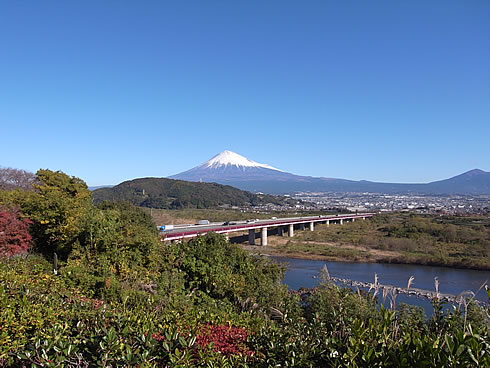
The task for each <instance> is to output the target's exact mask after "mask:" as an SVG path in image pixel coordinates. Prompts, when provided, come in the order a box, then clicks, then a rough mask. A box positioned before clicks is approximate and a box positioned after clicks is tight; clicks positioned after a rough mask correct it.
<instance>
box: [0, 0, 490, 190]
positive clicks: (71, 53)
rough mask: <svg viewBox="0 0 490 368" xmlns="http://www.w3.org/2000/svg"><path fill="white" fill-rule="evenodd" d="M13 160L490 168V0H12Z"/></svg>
mask: <svg viewBox="0 0 490 368" xmlns="http://www.w3.org/2000/svg"><path fill="white" fill-rule="evenodd" d="M0 126H1V133H0V137H1V140H0V142H1V143H0V166H9V167H15V168H22V169H26V170H29V171H36V170H37V169H39V168H49V169H52V170H62V171H64V172H66V173H68V174H70V175H75V176H78V177H81V178H82V179H84V180H85V181H86V182H87V183H88V184H89V185H100V184H117V183H119V182H121V181H123V180H126V179H132V178H136V177H145V176H168V175H172V174H175V173H178V172H181V171H184V170H187V169H189V168H191V167H193V166H196V165H198V164H200V163H201V162H203V161H205V160H207V159H209V158H210V157H211V156H213V155H215V154H217V153H219V152H220V151H223V150H225V149H228V150H232V151H235V152H237V153H239V154H241V155H244V156H246V157H248V158H250V159H252V160H255V161H258V162H262V163H267V164H270V165H272V166H275V167H278V168H281V169H283V170H285V171H289V172H293V173H296V174H300V175H312V176H326V177H337V178H346V179H356V180H357V179H366V180H375V181H390V182H428V181H432V180H438V179H444V178H447V177H450V176H453V175H456V174H459V173H462V172H464V171H467V170H469V169H473V168H480V169H483V170H485V171H490V1H488V0H468V1H459V0H458V1H450V0H442V1H434V0H431V1H426V0H421V1H392V0H386V1H375V0H371V1H360V0H359V1H344V0H343V1H327V0H320V1H284V0H281V1H262V0H260V1H259V0H257V1H250V0H248V1H238V0H234V1H225V0H222V1H172V2H170V1H168V2H167V1H120V0H118V1H65V0H63V1H49V0H47V1H37V0H32V1H2V2H0Z"/></svg>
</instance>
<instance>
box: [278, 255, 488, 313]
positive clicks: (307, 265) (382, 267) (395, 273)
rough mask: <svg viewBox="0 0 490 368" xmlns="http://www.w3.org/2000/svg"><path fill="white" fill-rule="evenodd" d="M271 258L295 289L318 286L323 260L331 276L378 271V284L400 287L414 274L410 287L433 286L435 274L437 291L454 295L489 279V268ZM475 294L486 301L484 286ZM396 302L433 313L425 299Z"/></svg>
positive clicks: (361, 276)
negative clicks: (415, 306)
mask: <svg viewBox="0 0 490 368" xmlns="http://www.w3.org/2000/svg"><path fill="white" fill-rule="evenodd" d="M272 258H273V259H275V260H276V261H278V262H281V263H286V264H287V265H288V268H287V271H286V274H285V277H284V280H283V282H284V283H285V284H286V285H287V286H288V287H289V288H290V289H294V290H297V289H299V288H300V287H308V288H309V287H314V286H317V285H318V282H319V279H318V278H316V276H318V275H319V274H320V270H321V268H322V267H323V265H325V264H326V265H327V267H328V271H329V273H330V275H332V276H336V277H340V278H348V279H351V280H356V281H363V282H374V274H375V273H377V274H378V280H379V283H380V284H385V285H393V286H397V287H403V288H406V287H407V282H408V279H409V277H410V276H414V277H415V279H414V282H413V283H412V287H415V288H419V289H424V290H434V277H436V276H437V278H438V280H439V291H440V292H441V293H447V294H454V295H457V294H459V293H461V292H462V291H465V290H471V291H473V292H477V290H478V289H479V288H480V286H481V285H482V284H483V283H484V282H485V281H487V282H490V272H488V271H477V270H464V269H456V268H448V267H432V266H418V265H403V264H385V263H350V262H326V261H317V260H304V259H296V258H286V257H272ZM475 298H476V299H478V300H481V301H488V296H487V292H486V291H485V289H484V288H482V289H481V290H480V291H479V292H478V293H477V295H476V296H475ZM396 302H397V304H398V305H399V303H408V304H414V305H419V306H421V307H423V308H424V310H425V313H426V314H427V315H431V314H432V306H431V304H430V301H429V300H427V299H422V298H417V297H415V296H408V295H403V294H400V295H398V297H397V299H396Z"/></svg>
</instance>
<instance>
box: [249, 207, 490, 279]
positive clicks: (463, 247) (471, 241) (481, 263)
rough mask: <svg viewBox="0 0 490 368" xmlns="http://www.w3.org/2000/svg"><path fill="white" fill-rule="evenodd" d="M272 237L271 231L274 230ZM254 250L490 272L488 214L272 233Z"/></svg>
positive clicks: (397, 216)
mask: <svg viewBox="0 0 490 368" xmlns="http://www.w3.org/2000/svg"><path fill="white" fill-rule="evenodd" d="M270 235H272V234H270ZM268 240H269V241H268V245H267V246H265V247H260V246H255V247H249V246H246V245H243V246H244V247H245V248H246V249H248V250H250V251H252V252H260V253H263V254H269V255H272V256H284V257H293V258H301V259H317V260H325V261H342V262H369V263H395V264H415V265H428V266H442V267H454V268H460V269H474V270H483V271H490V218H488V216H474V217H460V216H438V215H413V214H407V213H392V214H387V215H377V216H374V217H372V218H370V219H367V220H366V221H356V222H348V223H344V225H338V224H331V225H330V226H328V225H316V226H315V231H309V230H299V229H298V230H296V231H295V234H294V237H292V238H289V237H280V236H269V239H268Z"/></svg>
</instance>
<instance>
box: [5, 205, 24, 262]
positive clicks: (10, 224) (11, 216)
mask: <svg viewBox="0 0 490 368" xmlns="http://www.w3.org/2000/svg"><path fill="white" fill-rule="evenodd" d="M30 224H31V221H30V220H28V219H22V218H21V216H20V213H19V211H18V210H15V209H9V208H6V207H0V256H7V257H12V256H15V255H17V254H22V253H26V252H27V251H28V250H29V248H30V247H31V240H32V237H31V235H30V234H29V225H30Z"/></svg>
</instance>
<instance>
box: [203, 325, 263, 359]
mask: <svg viewBox="0 0 490 368" xmlns="http://www.w3.org/2000/svg"><path fill="white" fill-rule="evenodd" d="M248 335H249V332H248V331H247V330H246V329H245V328H241V327H230V326H226V325H203V326H201V327H200V328H199V330H198V333H197V335H196V342H195V345H196V347H199V348H201V349H202V350H208V349H211V350H212V351H214V352H219V353H221V354H223V355H225V356H226V357H230V356H232V355H248V356H252V355H254V352H253V351H251V350H250V349H249V348H248V347H247V337H248Z"/></svg>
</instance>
